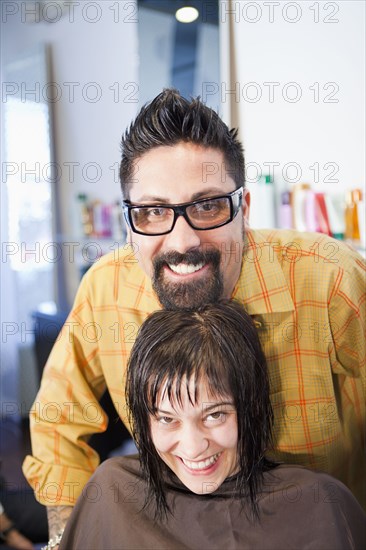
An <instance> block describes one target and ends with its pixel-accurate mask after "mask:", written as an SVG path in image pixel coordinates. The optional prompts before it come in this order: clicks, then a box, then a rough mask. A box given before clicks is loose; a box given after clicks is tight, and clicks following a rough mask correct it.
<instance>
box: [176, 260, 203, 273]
mask: <svg viewBox="0 0 366 550" xmlns="http://www.w3.org/2000/svg"><path fill="white" fill-rule="evenodd" d="M206 265H208V264H205V263H204V262H199V263H197V264H193V263H189V264H186V263H180V264H171V263H168V264H167V267H168V268H169V269H170V270H171V271H173V273H176V274H177V275H191V274H192V273H196V272H197V271H200V270H201V269H202V268H203V267H205V266H206Z"/></svg>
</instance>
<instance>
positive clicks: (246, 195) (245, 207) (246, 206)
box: [241, 188, 250, 228]
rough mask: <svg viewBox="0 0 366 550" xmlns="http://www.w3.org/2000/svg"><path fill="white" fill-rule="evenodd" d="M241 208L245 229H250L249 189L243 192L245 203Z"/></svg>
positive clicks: (243, 202)
mask: <svg viewBox="0 0 366 550" xmlns="http://www.w3.org/2000/svg"><path fill="white" fill-rule="evenodd" d="M241 207H242V210H243V217H244V224H245V228H247V227H249V212H250V192H249V190H248V189H245V188H244V192H243V201H242V205H241Z"/></svg>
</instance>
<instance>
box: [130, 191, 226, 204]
mask: <svg viewBox="0 0 366 550" xmlns="http://www.w3.org/2000/svg"><path fill="white" fill-rule="evenodd" d="M225 194H226V193H225V192H224V191H223V190H222V189H221V188H220V187H210V188H209V189H204V190H203V191H198V192H197V193H193V195H192V196H191V199H190V201H186V202H191V201H196V200H199V199H201V198H208V199H209V198H210V197H214V196H218V195H225ZM131 202H135V201H131ZM144 202H155V203H157V204H179V203H176V202H174V203H171V202H170V201H169V200H168V199H167V198H166V197H159V196H157V195H143V196H142V197H141V198H140V199H139V200H138V201H136V204H143V203H144Z"/></svg>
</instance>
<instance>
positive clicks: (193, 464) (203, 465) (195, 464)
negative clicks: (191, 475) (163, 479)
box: [182, 453, 221, 470]
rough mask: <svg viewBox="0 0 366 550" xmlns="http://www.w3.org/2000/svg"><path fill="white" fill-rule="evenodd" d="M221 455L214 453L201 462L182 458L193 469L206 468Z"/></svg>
mask: <svg viewBox="0 0 366 550" xmlns="http://www.w3.org/2000/svg"><path fill="white" fill-rule="evenodd" d="M220 455H221V453H217V454H216V455H213V456H211V457H210V458H207V459H206V460H200V461H199V462H190V461H189V460H184V458H182V461H183V463H184V464H185V465H186V466H188V468H190V469H191V470H204V469H206V468H208V467H209V466H212V464H214V463H215V462H216V461H217V460H218V458H219V456H220Z"/></svg>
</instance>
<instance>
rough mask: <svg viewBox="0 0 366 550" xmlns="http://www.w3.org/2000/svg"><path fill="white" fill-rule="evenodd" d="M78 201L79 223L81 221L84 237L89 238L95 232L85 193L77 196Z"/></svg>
mask: <svg viewBox="0 0 366 550" xmlns="http://www.w3.org/2000/svg"><path fill="white" fill-rule="evenodd" d="M77 200H78V205H79V209H78V210H79V211H78V217H79V221H81V231H82V236H84V237H89V236H90V235H91V234H92V232H93V223H92V219H91V217H90V209H89V207H88V197H87V195H86V194H85V193H79V194H78V195H77Z"/></svg>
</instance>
